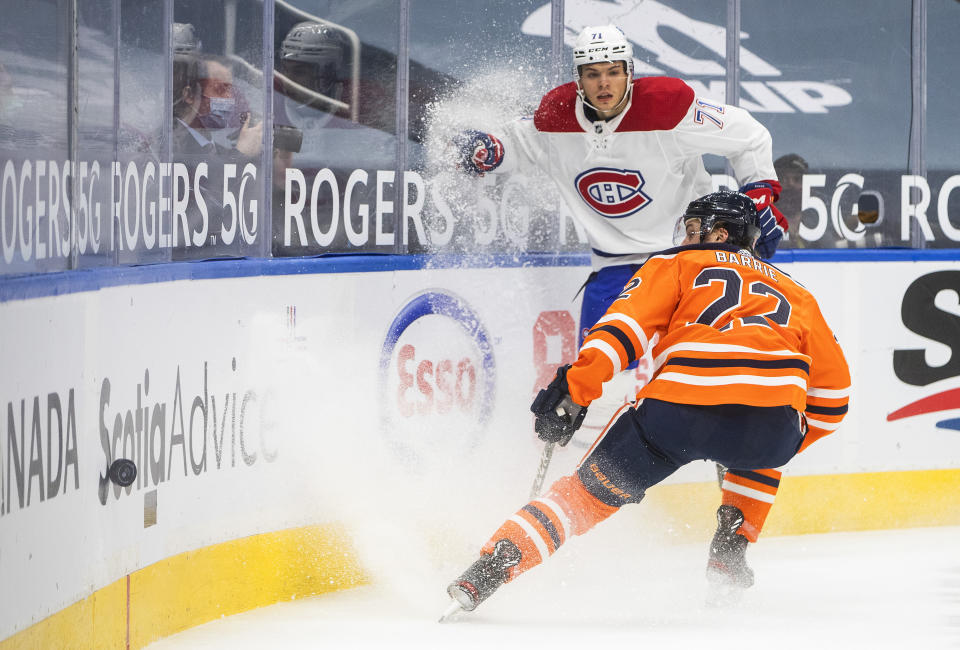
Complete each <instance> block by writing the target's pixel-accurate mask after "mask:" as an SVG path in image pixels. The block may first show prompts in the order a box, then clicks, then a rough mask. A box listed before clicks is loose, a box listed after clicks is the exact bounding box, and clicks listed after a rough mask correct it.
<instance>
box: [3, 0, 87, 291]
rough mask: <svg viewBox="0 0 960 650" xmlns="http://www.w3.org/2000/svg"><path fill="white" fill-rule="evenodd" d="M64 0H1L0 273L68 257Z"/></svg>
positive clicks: (57, 264)
mask: <svg viewBox="0 0 960 650" xmlns="http://www.w3.org/2000/svg"><path fill="white" fill-rule="evenodd" d="M68 15H69V12H68V2H67V1H66V0H56V1H54V0H37V1H36V2H25V1H22V0H17V1H14V2H8V3H5V4H4V7H3V18H2V20H0V273H24V272H32V271H50V270H59V269H63V268H66V267H67V265H68V264H69V260H70V249H71V248H70V239H71V232H70V228H69V207H68V206H69V205H70V202H71V195H70V184H69V180H68V179H69V178H70V176H71V170H70V166H69V164H68V160H69V159H70V152H69V136H68V133H69V129H68V121H67V119H68V106H69V105H70V101H69V87H68V74H67V71H68V60H69V58H68V56H69V43H70V38H69V31H68V23H69V21H68Z"/></svg>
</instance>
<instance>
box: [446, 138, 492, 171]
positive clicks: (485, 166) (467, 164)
mask: <svg viewBox="0 0 960 650" xmlns="http://www.w3.org/2000/svg"><path fill="white" fill-rule="evenodd" d="M453 145H454V146H455V147H456V148H457V154H458V156H459V159H458V161H457V168H458V169H462V170H463V171H465V172H467V173H468V174H473V175H474V176H483V175H484V174H485V173H487V172H492V171H493V170H494V169H496V168H497V167H499V166H500V163H502V162H503V143H502V142H500V140H498V139H497V138H495V137H494V136H492V135H491V134H489V133H483V132H482V131H461V132H460V133H459V134H458V135H457V136H456V137H454V139H453Z"/></svg>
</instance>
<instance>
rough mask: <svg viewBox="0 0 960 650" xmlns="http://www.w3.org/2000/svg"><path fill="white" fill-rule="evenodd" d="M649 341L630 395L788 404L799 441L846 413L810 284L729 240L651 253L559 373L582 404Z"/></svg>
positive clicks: (836, 352)
mask: <svg viewBox="0 0 960 650" xmlns="http://www.w3.org/2000/svg"><path fill="white" fill-rule="evenodd" d="M651 346H652V348H653V351H652V356H653V359H654V364H653V365H654V376H653V379H652V380H651V381H650V382H649V383H648V384H647V385H646V386H644V387H643V389H641V390H640V392H639V393H638V395H637V397H638V398H644V397H650V398H655V399H660V400H664V401H669V402H676V403H681V404H705V405H706V404H746V405H750V406H783V405H790V406H792V407H793V408H795V409H796V410H797V411H800V412H801V413H803V414H804V415H805V417H806V421H807V426H808V432H807V435H806V438H805V439H804V442H803V446H802V447H801V449H804V448H806V447H807V446H809V445H810V443H812V442H813V441H815V440H817V439H818V438H821V437H823V436H825V435H827V434H829V433H832V432H833V431H834V430H836V429H837V427H838V426H839V425H840V421H841V420H842V419H843V417H844V415H845V414H846V412H847V403H848V399H849V393H850V371H849V369H848V367H847V362H846V359H845V358H844V356H843V351H842V350H841V349H840V345H839V344H838V343H837V340H836V337H834V335H833V332H831V331H830V328H829V327H828V326H827V324H826V322H825V321H824V318H823V315H822V314H821V313H820V307H819V305H818V304H817V301H816V300H815V299H814V297H813V296H812V295H810V292H808V291H807V290H806V289H805V288H804V287H802V286H801V285H800V284H798V283H797V282H795V281H794V280H793V279H791V278H790V277H789V276H787V275H785V274H784V273H783V272H781V271H780V270H779V269H777V268H775V267H773V266H771V265H769V264H766V263H764V262H762V261H761V260H759V259H757V258H755V257H753V256H751V255H748V254H746V253H744V252H741V251H739V249H738V248H737V247H736V246H732V245H729V244H703V245H699V246H688V247H683V248H676V249H671V250H668V251H664V252H663V253H660V254H657V255H654V256H651V257H650V259H648V260H647V262H646V263H645V264H644V265H643V266H642V267H641V268H640V271H639V272H637V274H636V275H634V276H633V278H632V279H631V280H630V282H628V283H627V285H626V286H625V287H624V290H623V293H622V294H621V295H620V296H619V297H618V298H617V299H616V300H614V302H613V304H612V305H611V306H610V309H609V310H607V313H606V314H605V315H604V316H603V318H601V319H600V320H599V321H598V322H597V324H596V325H595V326H594V328H593V329H592V330H591V331H590V333H589V334H588V335H587V337H586V338H585V339H584V343H583V346H582V347H581V348H580V356H579V358H578V359H577V362H576V363H574V364H573V367H572V368H570V370H569V371H568V373H567V383H568V386H569V388H570V396H571V397H572V398H573V400H574V401H575V402H577V403H578V404H582V405H584V406H587V405H589V404H590V402H592V401H593V400H594V399H596V398H597V397H599V396H600V393H601V392H602V385H603V383H604V382H605V381H607V380H609V379H610V378H612V377H613V376H614V375H615V374H617V373H619V372H620V371H621V369H623V368H626V367H627V365H628V364H629V363H631V362H632V361H634V360H635V359H638V358H640V357H642V356H643V355H644V353H645V352H646V351H647V350H648V348H650V347H651Z"/></svg>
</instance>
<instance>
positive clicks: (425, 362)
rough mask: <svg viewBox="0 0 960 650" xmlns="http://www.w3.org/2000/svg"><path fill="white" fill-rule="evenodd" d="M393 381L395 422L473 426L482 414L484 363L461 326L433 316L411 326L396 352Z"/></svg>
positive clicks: (389, 387)
mask: <svg viewBox="0 0 960 650" xmlns="http://www.w3.org/2000/svg"><path fill="white" fill-rule="evenodd" d="M390 365H391V367H390V376H389V382H388V388H387V390H388V391H389V393H388V395H389V399H390V401H391V402H392V403H393V408H392V410H393V411H394V413H395V415H396V416H398V417H396V418H395V420H399V421H400V423H402V422H403V421H406V422H408V423H409V424H410V425H413V423H414V422H420V423H423V422H424V421H429V420H437V421H440V420H442V421H443V422H444V423H445V424H450V425H453V424H455V423H456V421H457V420H459V419H461V418H463V419H464V421H465V422H473V421H474V419H475V417H476V414H477V413H478V412H479V402H480V397H481V395H480V393H481V390H480V388H481V385H482V382H483V377H482V376H481V374H482V373H483V364H482V361H481V356H480V351H479V350H478V348H477V344H476V342H475V341H474V340H473V339H472V338H471V337H470V336H468V335H467V333H466V332H465V331H464V330H463V328H462V327H461V326H460V324H459V323H457V322H456V321H455V320H453V319H451V318H448V317H446V316H437V315H428V316H424V317H422V318H419V319H417V320H416V321H415V322H414V323H412V324H411V325H410V327H408V328H407V329H406V330H405V331H404V332H403V334H402V335H401V336H400V339H399V340H398V341H397V345H396V346H395V348H394V352H393V359H392V360H391V364H390Z"/></svg>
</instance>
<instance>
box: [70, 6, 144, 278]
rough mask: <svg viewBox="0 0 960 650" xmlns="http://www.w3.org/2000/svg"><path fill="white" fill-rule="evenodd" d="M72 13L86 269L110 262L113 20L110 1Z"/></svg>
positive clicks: (80, 248) (114, 152)
mask: <svg viewBox="0 0 960 650" xmlns="http://www.w3.org/2000/svg"><path fill="white" fill-rule="evenodd" d="M77 10H78V15H77V22H78V30H77V68H76V69H77V75H78V76H77V118H78V119H77V149H78V158H79V162H78V166H77V178H78V179H80V183H79V188H78V189H79V190H80V192H81V193H82V194H81V197H80V199H79V201H78V202H77V205H76V208H77V209H76V211H75V212H74V215H75V217H74V218H75V219H76V229H75V232H76V247H77V256H78V258H77V265H78V266H79V267H91V266H100V265H105V264H113V263H114V261H115V259H116V256H115V254H114V244H115V242H116V238H115V237H114V231H113V230H112V226H111V224H112V223H113V219H111V214H112V213H113V210H112V208H111V189H112V188H111V174H112V170H113V167H112V164H113V162H114V161H115V160H118V157H117V156H118V146H119V137H118V122H119V117H120V113H119V110H115V109H118V108H119V105H118V104H117V103H116V102H115V95H114V92H115V90H117V87H116V86H115V84H114V79H115V78H116V73H117V67H116V62H117V60H118V58H117V56H116V54H117V47H116V46H117V43H116V39H115V37H114V34H115V33H116V29H117V27H118V25H117V23H116V20H117V18H118V16H116V15H115V11H114V2H113V0H89V1H87V2H83V3H79V4H78V6H77ZM154 29H156V27H155V26H154ZM131 196H133V195H132V194H131ZM131 200H132V199H131Z"/></svg>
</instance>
